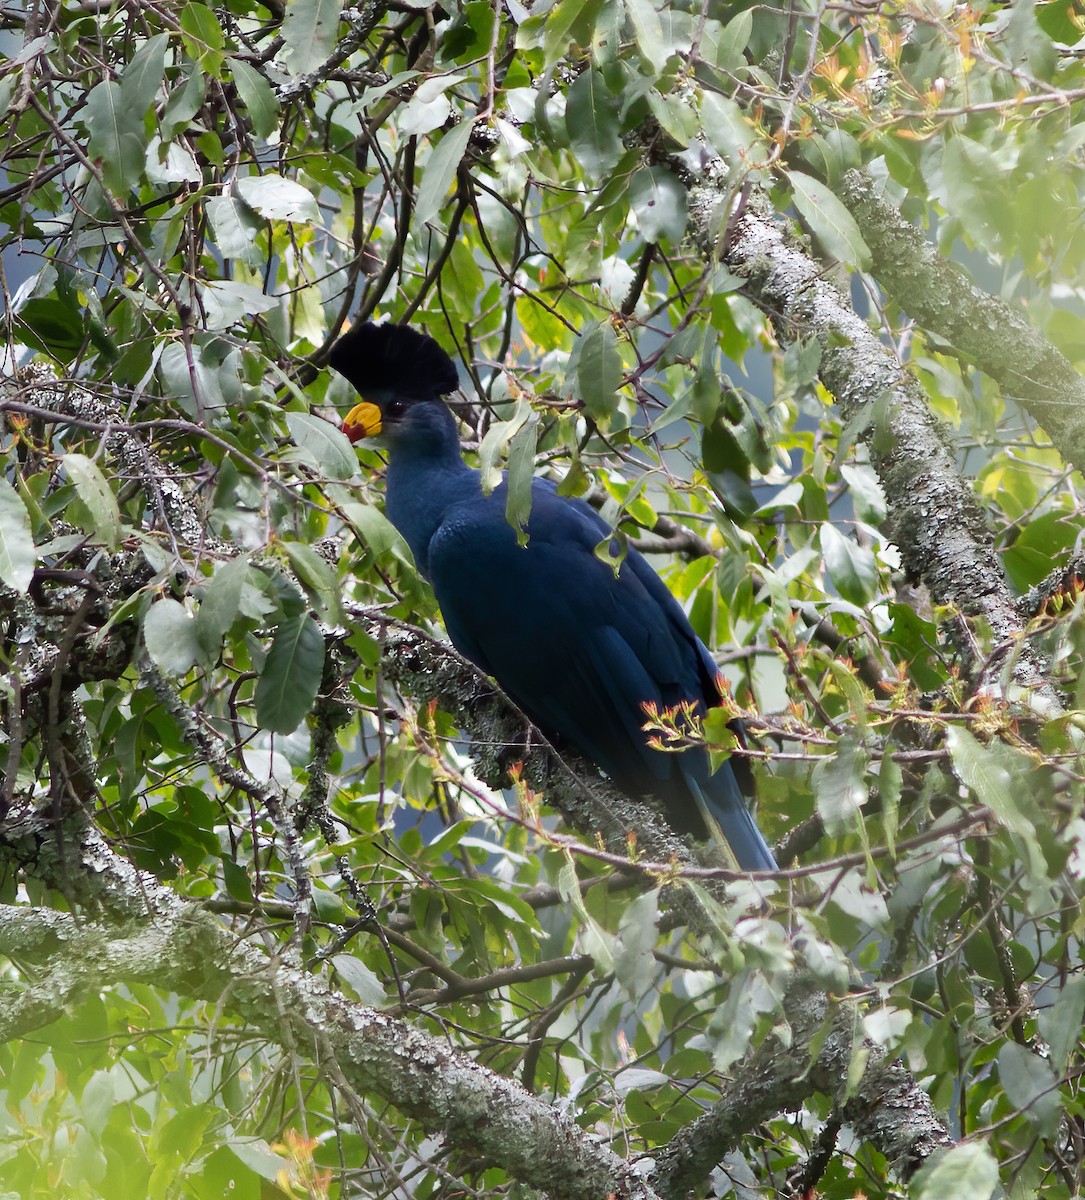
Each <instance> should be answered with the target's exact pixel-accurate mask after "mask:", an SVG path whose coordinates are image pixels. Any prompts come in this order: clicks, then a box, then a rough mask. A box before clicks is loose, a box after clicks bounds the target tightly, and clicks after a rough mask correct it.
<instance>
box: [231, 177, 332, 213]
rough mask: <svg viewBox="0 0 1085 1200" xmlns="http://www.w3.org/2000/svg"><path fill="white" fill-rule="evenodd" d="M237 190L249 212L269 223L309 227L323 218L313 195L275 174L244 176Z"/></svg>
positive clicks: (292, 181)
mask: <svg viewBox="0 0 1085 1200" xmlns="http://www.w3.org/2000/svg"><path fill="white" fill-rule="evenodd" d="M234 187H235V188H236V189H237V194H238V195H239V196H240V197H241V199H242V200H244V201H245V203H246V204H247V205H248V206H249V207H250V208H252V209H254V210H255V211H256V212H258V213H259V214H260V216H262V217H266V218H267V219H268V220H269V221H295V222H298V223H300V224H309V223H313V222H315V221H316V220H317V219H318V217H319V215H320V214H319V211H318V209H317V205H316V200H315V198H314V197H313V193H312V192H310V191H309V190H308V189H306V188H303V187H302V186H301V184H300V183H295V181H294V180H293V179H286V178H284V177H283V176H282V175H276V174H275V173H274V172H272V171H269V172H267V173H266V174H264V175H244V176H242V177H241V178H240V179H238V181H237V183H236V184H235V185H234Z"/></svg>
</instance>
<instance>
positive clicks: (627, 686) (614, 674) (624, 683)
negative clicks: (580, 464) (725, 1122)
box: [329, 323, 776, 871]
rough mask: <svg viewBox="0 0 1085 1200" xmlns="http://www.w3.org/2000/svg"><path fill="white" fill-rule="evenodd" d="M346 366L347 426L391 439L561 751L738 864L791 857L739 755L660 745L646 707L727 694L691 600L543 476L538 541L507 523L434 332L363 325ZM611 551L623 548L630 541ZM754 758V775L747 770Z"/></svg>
mask: <svg viewBox="0 0 1085 1200" xmlns="http://www.w3.org/2000/svg"><path fill="white" fill-rule="evenodd" d="M329 362H330V364H331V366H332V367H333V368H334V369H335V370H336V371H338V372H339V373H340V374H341V375H343V376H345V377H346V379H347V380H349V382H350V383H351V384H353V386H354V388H355V389H356V390H357V391H358V393H359V395H360V396H361V397H362V402H361V403H360V404H356V405H355V406H354V407H353V408H352V409H351V410H350V412H349V413H348V414H347V416H346V418H345V420H344V422H343V430H344V432H345V433H346V434H347V436H348V437H349V438H350V439H351V440H352V441H357V440H358V439H360V438H362V437H369V436H373V435H375V434H380V435H382V439H383V441H384V443H385V445H386V446H387V449H388V471H387V494H386V508H387V514H388V518H389V520H391V522H392V524H393V525H395V527H396V528H397V529H398V530H399V532H400V533H401V534H402V535H403V537H404V539H405V540H406V542H407V544H408V545H409V546H410V548H411V552H412V553H413V555H414V559H415V562H416V563H417V566H418V569H419V571H420V572H421V573H422V575H423V576H424V577H425V578H426V579H427V580H429V582H430V583H431V584H432V586H433V590H434V593H435V595H436V597H437V602H438V603H439V605H440V607H441V614H442V616H443V618H444V623H445V628H446V629H447V630H448V635H449V637H450V638H451V639H452V643H453V645H454V646H455V647H456V648H457V649H458V650H459V651H460V653H461V654H463V655H465V656H466V657H467V658H469V659H470V660H471V661H472V662H473V663H475V664H477V665H478V666H479V667H480V668H481V669H482V670H483V671H486V672H488V673H489V674H490V675H492V676H493V678H494V679H496V680H497V682H498V683H499V684H500V685H501V687H502V688H504V690H505V691H506V692H507V693H508V694H509V696H510V697H511V698H512V699H513V700H514V701H515V702H516V703H517V704H518V705H519V706H520V707H521V708H522V709H523V711H524V713H525V714H526V715H527V716H528V717H530V719H531V720H532V721H533V722H534V723H535V724H536V725H537V726H538V727H539V728H540V729H541V730H542V731H543V733H545V734H546V735H547V736H548V737H549V738H552V739H554V740H555V741H556V743H557V744H558V745H560V744H562V743H563V742H564V743H568V744H569V745H571V746H573V747H575V748H576V749H577V750H579V751H580V752H581V753H582V754H584V755H586V756H587V757H588V758H590V759H591V760H592V761H593V762H594V763H596V764H597V765H598V766H599V767H600V768H602V770H603V771H604V772H606V774H607V775H608V776H610V778H611V779H612V780H613V781H614V782H615V783H616V784H617V785H618V786H619V787H620V788H621V789H623V790H624V791H626V792H628V793H632V794H633V795H637V796H640V795H646V794H653V795H656V796H658V797H659V799H661V800H662V801H663V803H664V806H665V811H666V813H667V816H668V819H669V821H670V823H671V824H672V825H673V826H674V827H675V828H676V829H678V830H679V831H681V832H694V833H697V834H700V836H702V837H703V836H704V834H705V832H706V822H711V821H712V820H714V821H716V822H718V825H719V828H720V829H721V830H722V833H723V835H724V837H725V838H726V840H727V843H728V844H729V846H730V848H731V851H732V852H733V854H734V856H735V859H736V861H737V862H738V864H739V866H740V867H741V868H742V869H744V870H747V871H771V870H775V869H776V862H775V859H774V858H773V856H772V853H771V851H770V850H769V848H768V846H767V845H766V843H765V840H764V838H763V837H762V836H761V833H760V831H759V830H758V828H757V826H756V824H755V823H754V820H753V817H752V816H751V815H750V810H749V808H748V807H747V804H746V800H745V798H744V796H743V794H742V789H741V788H740V786H739V781H738V773H736V769H735V765H736V764H735V763H734V761H733V760H730V761H727V762H724V763H723V764H722V765H721V766H720V767H719V769H718V770H716V771H715V772H713V771H712V770H711V766H710V762H709V755H708V752H707V751H706V750H705V749H704V747H703V746H700V745H690V746H688V747H687V748H685V749H683V750H681V751H680V752H677V753H675V752H667V751H663V750H659V749H655V748H653V747H652V746H651V745H650V744H649V736H648V734H647V733H646V732H645V730H644V724H645V721H646V720H647V715H646V712H647V710H646V706H648V705H654V706H655V707H656V709H657V710H658V711H663V710H671V711H677V710H678V709H679V708H680V707H681V706H682V705H689V706H691V711H692V712H693V713H695V714H696V715H698V716H703V715H704V713H705V712H706V711H707V709H708V708H709V707H711V706H713V705H716V704H718V703H719V700H720V689H719V671H718V668H717V666H716V663H715V661H714V660H713V658H712V655H711V654H710V653H709V651H708V649H707V648H706V647H705V645H704V643H703V642H701V640H700V639H699V638H698V637H697V635H696V634H695V633H694V632H693V629H692V628H691V626H690V623H689V621H688V620H687V618H686V615H685V613H684V612H683V611H682V608H681V606H680V605H679V604H678V602H677V601H676V600H675V598H674V597H673V596H672V595H671V593H670V592H669V591H668V590H667V587H666V585H665V584H664V583H663V581H662V580H661V579H660V578H659V576H658V575H657V574H656V573H655V571H654V570H653V569H652V568H651V567H650V566H649V565H648V562H647V561H646V560H645V558H644V557H643V556H642V555H641V554H639V553H638V552H637V550H636V549H634V548H632V547H630V548H628V549H627V550H626V552H625V554H624V557H621V562H620V566H619V568H618V569H617V571H615V570H614V569H613V565H612V564H610V563H607V562H605V561H603V559H602V558H601V557H600V556H599V555H597V553H596V548H597V547H598V546H599V545H600V543H601V542H602V541H604V539H606V538H607V537H608V535H610V534H611V533H612V532H613V531H612V530H611V528H610V527H609V526H608V525H607V523H606V522H605V521H604V520H603V518H602V517H601V516H600V515H599V514H598V513H597V512H596V511H595V510H594V509H593V508H591V507H590V506H589V505H588V504H586V503H584V502H583V501H581V500H578V499H569V498H566V497H563V496H560V495H559V494H558V492H557V488H556V486H555V484H554V483H552V482H551V481H550V480H547V479H543V478H535V479H534V480H533V482H532V487H531V512H530V516H529V518H528V522H527V527H526V534H527V537H526V540H524V539H523V538H522V537H519V538H518V536H517V531H516V530H515V529H514V528H513V527H512V525H511V524H510V523H509V521H508V520H507V519H506V486H505V483H504V482H502V483H501V484H500V485H499V486H498V487H496V488H495V489H494V490H493V491H492V492H491V493H490V494H488V495H487V494H485V493H484V492H483V488H482V482H481V477H480V474H479V472H478V471H477V470H475V469H473V468H472V467H470V466H468V465H467V463H466V462H465V461H464V459H463V455H462V453H461V450H460V439H459V433H458V430H457V425H456V420H455V417H454V416H453V414H452V412H451V410H450V409H449V407H448V405H447V404H446V403H445V402H444V400H443V399H442V397H444V396H445V395H447V394H448V393H450V392H452V391H454V390H456V388H457V387H458V385H459V379H458V375H457V372H456V368H455V366H454V364H453V362H452V359H451V358H450V357H449V356H448V354H447V353H446V352H445V351H444V350H443V349H442V348H441V347H440V346H439V345H438V344H437V342H436V341H434V340H433V339H432V338H431V337H429V336H427V335H426V334H424V333H421V332H420V331H418V330H416V329H412V328H409V327H406V326H399V325H390V324H383V325H376V324H370V323H365V324H359V325H356V326H355V327H354V328H352V329H350V330H348V332H347V333H345V334H344V335H343V336H342V337H341V338H339V340H338V341H337V342H336V344H335V345H334V347H333V348H332V352H331V356H330V359H329ZM610 553H611V554H612V555H613V556H614V557H615V559H616V558H618V557H620V554H619V549H618V545H617V542H616V541H613V542H612V543H611V549H610ZM744 768H745V764H744V763H743V764H741V766H740V767H739V771H740V772H743V773H747V772H745V771H744Z"/></svg>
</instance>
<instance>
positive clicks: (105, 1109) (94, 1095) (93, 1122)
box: [80, 1071, 115, 1138]
mask: <svg viewBox="0 0 1085 1200" xmlns="http://www.w3.org/2000/svg"><path fill="white" fill-rule="evenodd" d="M114 1096H115V1089H114V1081H113V1076H112V1075H111V1074H110V1073H109V1072H108V1071H95V1072H94V1074H93V1075H92V1076H91V1077H90V1078H89V1079H88V1080H87V1083H86V1086H85V1087H84V1088H83V1095H82V1097H81V1098H80V1113H81V1116H82V1120H83V1124H84V1126H85V1127H86V1129H87V1132H88V1133H90V1134H92V1135H93V1136H94V1137H95V1138H98V1137H100V1136H101V1133H102V1130H103V1129H105V1127H106V1122H107V1121H108V1120H109V1114H110V1113H111V1112H112V1111H113V1102H114Z"/></svg>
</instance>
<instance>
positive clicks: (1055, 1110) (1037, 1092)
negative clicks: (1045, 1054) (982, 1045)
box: [998, 1042, 1061, 1135]
mask: <svg viewBox="0 0 1085 1200" xmlns="http://www.w3.org/2000/svg"><path fill="white" fill-rule="evenodd" d="M998 1078H999V1080H1000V1081H1001V1083H1002V1088H1003V1090H1004V1091H1005V1093H1006V1098H1007V1099H1008V1100H1009V1102H1010V1103H1011V1104H1013V1105H1014V1106H1015V1107H1016V1108H1019V1109H1020V1110H1021V1111H1022V1112H1023V1113H1024V1114H1025V1116H1026V1117H1027V1118H1028V1119H1029V1120H1030V1121H1031V1122H1032V1123H1033V1124H1034V1125H1036V1126H1037V1127H1038V1128H1039V1130H1040V1131H1041V1132H1042V1133H1045V1134H1047V1135H1050V1134H1053V1133H1054V1132H1055V1128H1056V1126H1057V1124H1058V1119H1059V1110H1060V1108H1061V1103H1060V1099H1059V1089H1058V1086H1057V1081H1056V1079H1055V1072H1054V1071H1053V1070H1052V1069H1051V1064H1050V1063H1049V1062H1048V1061H1047V1060H1046V1059H1043V1058H1041V1057H1040V1056H1039V1055H1038V1054H1034V1053H1033V1052H1032V1051H1031V1050H1030V1049H1028V1047H1027V1046H1022V1045H1020V1044H1019V1043H1018V1042H1006V1043H1005V1045H1004V1046H1003V1047H1002V1049H1001V1050H1000V1051H999V1052H998Z"/></svg>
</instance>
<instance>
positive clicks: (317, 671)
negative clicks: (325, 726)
mask: <svg viewBox="0 0 1085 1200" xmlns="http://www.w3.org/2000/svg"><path fill="white" fill-rule="evenodd" d="M323 670H324V637H323V635H322V634H321V632H320V626H319V625H317V623H316V621H314V620H313V618H312V617H311V616H310V615H309V613H307V612H302V613H298V614H297V615H295V616H291V617H287V618H285V619H284V620H283V621H281V622H280V623H279V625H278V626H277V627H276V630H275V636H274V638H273V639H272V642H271V649H270V650H269V651H268V655H267V659H266V660H265V662H264V669H263V672H262V673H261V675H260V680H259V682H258V683H257V685H256V695H255V699H256V719H257V721H258V722H259V724H260V727H261V728H262V729H270V730H271V731H272V733H293V732H294V730H295V729H297V727H298V726H299V725H300V724H301V723H302V721H303V720H304V719H305V716H306V714H307V713H308V712H309V710H310V709H311V708H312V707H313V702H314V701H315V700H316V694H317V689H318V688H319V687H320V677H321V674H322V673H323Z"/></svg>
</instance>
